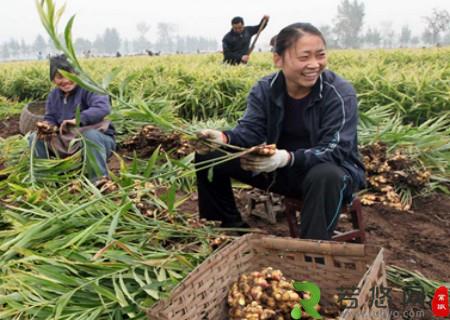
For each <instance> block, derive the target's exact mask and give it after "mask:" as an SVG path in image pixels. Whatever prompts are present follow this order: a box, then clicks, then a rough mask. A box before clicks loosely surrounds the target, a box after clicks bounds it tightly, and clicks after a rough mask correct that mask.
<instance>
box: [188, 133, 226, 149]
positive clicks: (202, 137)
mask: <svg viewBox="0 0 450 320" xmlns="http://www.w3.org/2000/svg"><path fill="white" fill-rule="evenodd" d="M196 135H197V138H198V142H199V143H198V144H197V145H196V147H195V151H196V152H197V153H198V154H201V155H204V154H207V153H209V152H211V151H213V150H215V149H216V148H217V147H219V145H220V144H226V143H227V137H226V135H225V134H224V133H223V132H222V131H219V130H214V129H203V130H200V131H199V132H197V133H196ZM203 142H210V144H205V143H203Z"/></svg>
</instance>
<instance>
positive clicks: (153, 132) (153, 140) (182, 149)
mask: <svg viewBox="0 0 450 320" xmlns="http://www.w3.org/2000/svg"><path fill="white" fill-rule="evenodd" d="M158 146H161V151H166V152H171V155H172V156H173V157H174V158H176V159H179V158H182V157H185V156H186V155H188V154H189V153H191V152H192V151H193V150H194V148H193V146H192V145H190V144H189V143H188V142H187V141H185V140H183V139H182V137H181V135H180V134H178V133H173V132H165V131H162V130H161V129H160V128H158V127H155V126H152V125H146V126H144V127H142V129H141V131H140V132H139V133H137V134H135V135H133V136H131V137H129V138H127V139H126V140H125V141H124V142H122V144H121V145H120V147H121V149H124V150H126V151H130V152H131V151H135V152H136V153H137V154H138V155H139V156H140V157H149V156H151V155H152V153H153V152H154V151H155V149H156V148H157V147H158Z"/></svg>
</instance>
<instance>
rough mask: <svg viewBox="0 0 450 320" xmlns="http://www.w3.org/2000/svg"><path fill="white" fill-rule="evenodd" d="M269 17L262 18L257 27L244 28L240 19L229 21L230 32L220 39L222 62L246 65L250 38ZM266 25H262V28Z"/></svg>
mask: <svg viewBox="0 0 450 320" xmlns="http://www.w3.org/2000/svg"><path fill="white" fill-rule="evenodd" d="M268 20H269V16H264V17H263V18H262V19H261V22H260V23H259V25H257V26H249V27H245V26H244V19H242V17H234V18H233V19H232V20H231V30H230V31H229V32H228V33H227V34H226V35H225V36H224V37H223V39H222V49H223V62H225V63H229V64H240V63H247V62H248V60H249V55H248V51H249V47H250V40H251V38H252V37H253V36H254V35H255V34H256V33H258V30H259V28H260V26H261V25H263V23H264V22H266V21H268ZM266 26H267V23H266V24H265V25H264V28H265V27H266Z"/></svg>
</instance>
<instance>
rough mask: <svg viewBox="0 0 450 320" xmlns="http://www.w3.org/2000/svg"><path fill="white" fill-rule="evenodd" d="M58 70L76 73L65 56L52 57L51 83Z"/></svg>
mask: <svg viewBox="0 0 450 320" xmlns="http://www.w3.org/2000/svg"><path fill="white" fill-rule="evenodd" d="M58 70H64V71H67V72H72V73H75V69H74V68H73V67H72V66H71V65H70V63H69V61H68V60H67V57H66V56H65V55H64V54H60V55H56V56H53V57H50V81H53V79H55V76H56V73H57V72H58Z"/></svg>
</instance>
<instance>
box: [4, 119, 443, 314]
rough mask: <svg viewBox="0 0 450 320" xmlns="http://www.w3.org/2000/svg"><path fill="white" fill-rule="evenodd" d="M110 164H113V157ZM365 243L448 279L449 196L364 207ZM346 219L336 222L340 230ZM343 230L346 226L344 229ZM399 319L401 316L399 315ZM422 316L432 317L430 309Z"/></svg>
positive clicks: (280, 228) (14, 122)
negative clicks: (400, 207)
mask: <svg viewBox="0 0 450 320" xmlns="http://www.w3.org/2000/svg"><path fill="white" fill-rule="evenodd" d="M18 133H19V121H18V117H11V118H9V119H4V120H0V137H3V138H4V137H7V136H11V135H14V134H18ZM112 162H113V163H111V165H112V166H113V167H114V166H115V165H116V163H115V161H114V160H112ZM237 200H238V204H239V207H240V209H241V212H243V213H245V211H246V209H245V205H246V203H247V198H246V192H239V193H238V194H237ZM183 210H185V211H186V212H193V213H194V212H196V211H197V202H196V199H195V195H194V196H193V197H192V199H191V200H188V201H187V202H185V203H184V204H183ZM363 215H364V219H365V223H366V234H367V243H369V244H371V245H376V246H379V247H384V248H385V250H386V255H385V259H386V263H387V264H388V265H396V266H400V267H404V268H407V269H409V270H417V271H419V272H421V273H422V274H424V275H425V276H426V277H428V278H430V279H434V280H439V281H444V282H450V240H449V239H450V228H449V227H450V196H448V195H443V194H436V195H433V196H431V197H427V198H419V199H415V201H414V204H413V208H412V210H411V211H410V212H400V211H395V210H393V209H391V208H388V207H385V206H381V205H376V206H373V207H363ZM245 219H246V220H247V222H248V223H249V224H250V225H251V226H252V227H255V228H259V229H262V230H264V231H266V232H268V233H271V234H275V235H280V236H287V235H288V229H287V223H286V221H285V219H284V217H283V216H280V217H279V221H278V223H277V224H276V225H270V224H268V223H267V222H265V221H262V220H260V219H259V218H255V217H247V216H245ZM343 226H345V222H343V223H341V222H340V224H339V225H338V229H340V228H341V229H342V228H343ZM344 229H345V228H344ZM400 299H401V295H399V293H398V292H397V293H396V294H395V295H394V305H393V309H394V310H401V306H400ZM398 319H401V317H400V318H398ZM422 319H431V316H430V313H429V310H428V311H427V312H426V315H425V317H422Z"/></svg>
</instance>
